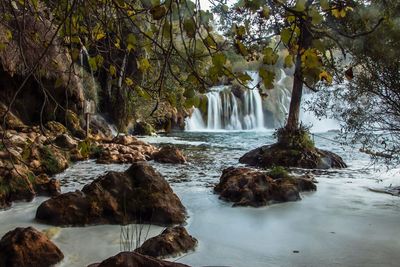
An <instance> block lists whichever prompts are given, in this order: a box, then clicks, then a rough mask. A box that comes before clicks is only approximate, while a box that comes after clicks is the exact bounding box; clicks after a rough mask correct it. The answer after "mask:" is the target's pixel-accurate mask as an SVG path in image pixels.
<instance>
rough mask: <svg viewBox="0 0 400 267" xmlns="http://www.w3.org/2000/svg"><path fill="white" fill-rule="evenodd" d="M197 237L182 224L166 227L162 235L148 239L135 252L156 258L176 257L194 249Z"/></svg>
mask: <svg viewBox="0 0 400 267" xmlns="http://www.w3.org/2000/svg"><path fill="white" fill-rule="evenodd" d="M196 245H197V240H196V238H194V237H192V236H191V235H189V233H188V232H187V231H186V229H185V228H184V227H182V226H176V227H173V228H167V229H165V230H164V231H163V232H162V233H161V234H160V235H157V236H155V237H152V238H150V239H148V240H146V241H145V242H144V243H143V244H142V245H141V246H140V247H139V248H137V249H135V252H137V253H140V254H143V255H148V256H151V257H155V258H165V257H176V256H179V255H180V254H182V253H186V252H188V251H191V250H194V248H195V247H196Z"/></svg>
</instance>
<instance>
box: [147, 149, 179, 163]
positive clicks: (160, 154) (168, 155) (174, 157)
mask: <svg viewBox="0 0 400 267" xmlns="http://www.w3.org/2000/svg"><path fill="white" fill-rule="evenodd" d="M153 158H154V160H155V161H157V162H160V163H171V164H184V163H186V158H185V156H184V155H183V153H182V151H180V150H179V149H178V148H176V147H174V146H170V145H167V146H163V147H162V148H161V149H160V150H159V151H157V152H155V153H154V154H153Z"/></svg>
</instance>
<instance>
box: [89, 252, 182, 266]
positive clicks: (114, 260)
mask: <svg viewBox="0 0 400 267" xmlns="http://www.w3.org/2000/svg"><path fill="white" fill-rule="evenodd" d="M88 267H189V266H188V265H185V264H181V263H176V262H169V261H163V260H158V259H155V258H153V257H150V256H145V255H141V254H139V253H135V252H121V253H119V254H117V255H115V256H113V257H111V258H108V259H106V260H105V261H103V262H101V263H95V264H91V265H89V266H88Z"/></svg>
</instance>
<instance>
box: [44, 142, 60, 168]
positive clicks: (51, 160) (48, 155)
mask: <svg viewBox="0 0 400 267" xmlns="http://www.w3.org/2000/svg"><path fill="white" fill-rule="evenodd" d="M40 157H41V163H42V166H43V167H44V169H45V172H46V173H48V174H50V175H53V174H57V173H59V172H60V171H62V167H61V166H60V164H59V162H58V160H57V158H56V156H55V155H54V153H53V151H51V149H50V147H48V146H44V147H42V148H40Z"/></svg>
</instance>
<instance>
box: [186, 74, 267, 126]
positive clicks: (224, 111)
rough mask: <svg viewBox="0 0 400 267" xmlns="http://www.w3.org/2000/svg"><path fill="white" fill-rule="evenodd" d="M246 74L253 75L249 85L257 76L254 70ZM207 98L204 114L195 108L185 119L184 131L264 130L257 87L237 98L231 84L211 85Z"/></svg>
mask: <svg viewBox="0 0 400 267" xmlns="http://www.w3.org/2000/svg"><path fill="white" fill-rule="evenodd" d="M249 74H250V75H251V76H252V78H253V82H252V83H251V84H250V88H252V87H255V85H256V84H257V83H258V79H259V78H258V75H257V73H249ZM206 97H207V113H206V114H203V113H202V112H201V111H200V109H198V108H194V110H193V114H192V116H191V117H190V118H187V119H186V126H185V129H186V130H187V131H217V130H254V129H259V130H260V129H265V122H264V111H263V105H262V98H261V95H260V93H259V91H258V89H257V88H253V89H245V90H244V92H243V93H242V95H241V96H240V97H237V96H236V95H235V94H234V93H233V92H232V91H231V86H214V87H212V88H210V92H208V93H207V94H206Z"/></svg>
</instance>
